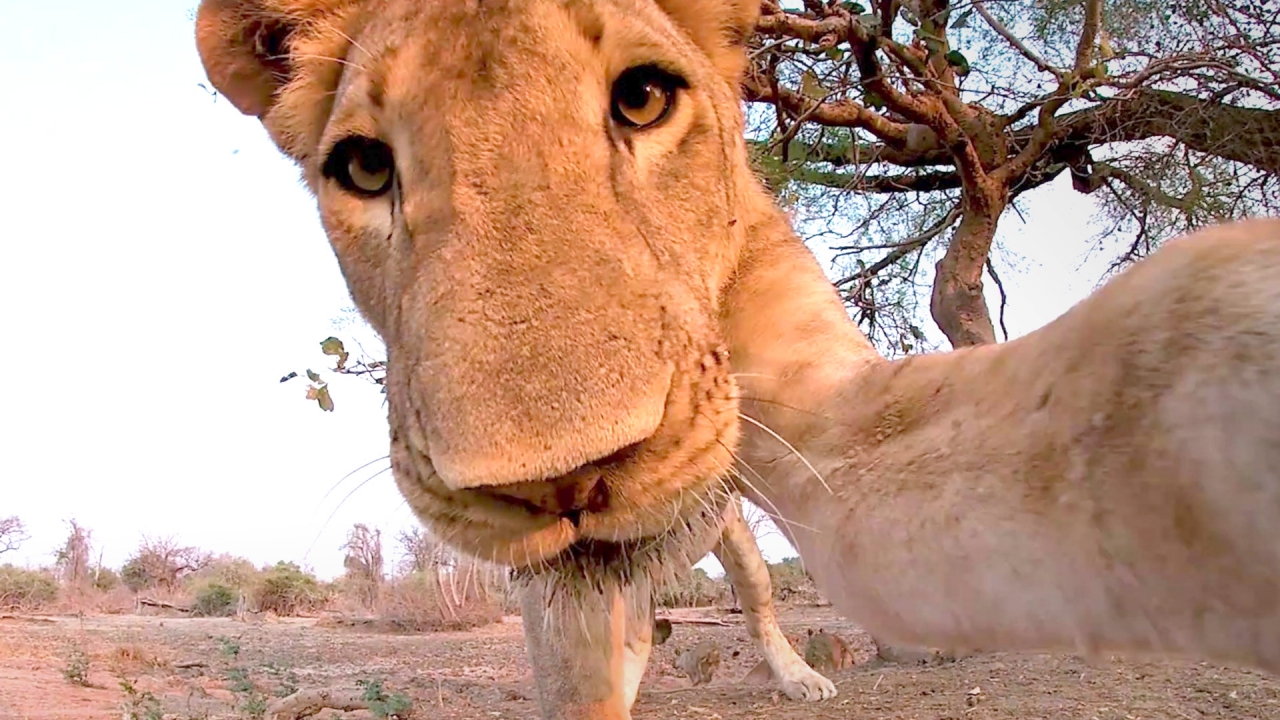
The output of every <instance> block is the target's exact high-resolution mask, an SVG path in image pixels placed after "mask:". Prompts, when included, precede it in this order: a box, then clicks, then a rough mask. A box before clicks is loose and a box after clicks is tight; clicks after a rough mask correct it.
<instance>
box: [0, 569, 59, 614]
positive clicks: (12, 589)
mask: <svg viewBox="0 0 1280 720" xmlns="http://www.w3.org/2000/svg"><path fill="white" fill-rule="evenodd" d="M57 599H58V581H57V580H56V579H55V578H54V577H53V576H52V575H50V574H49V573H47V572H44V571H40V570H27V569H25V568H20V567H14V566H13V565H0V610H8V611H15V610H16V611H30V610H35V609H38V608H40V607H42V606H44V605H48V604H50V603H52V602H53V601H54V600H57Z"/></svg>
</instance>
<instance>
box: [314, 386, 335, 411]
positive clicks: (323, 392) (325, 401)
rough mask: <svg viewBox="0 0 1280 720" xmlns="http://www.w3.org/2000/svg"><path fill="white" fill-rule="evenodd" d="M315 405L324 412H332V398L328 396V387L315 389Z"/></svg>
mask: <svg viewBox="0 0 1280 720" xmlns="http://www.w3.org/2000/svg"><path fill="white" fill-rule="evenodd" d="M316 403H317V404H318V405H320V409H321V410H323V411H325V412H333V398H332V397H330V396H329V387H328V386H327V385H326V386H324V387H320V388H316Z"/></svg>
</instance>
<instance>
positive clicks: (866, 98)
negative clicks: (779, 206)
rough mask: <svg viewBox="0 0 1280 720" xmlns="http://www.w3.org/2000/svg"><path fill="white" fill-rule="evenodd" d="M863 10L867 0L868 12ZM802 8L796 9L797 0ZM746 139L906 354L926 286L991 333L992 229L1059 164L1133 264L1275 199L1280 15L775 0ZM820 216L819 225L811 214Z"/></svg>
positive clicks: (1117, 4)
mask: <svg viewBox="0 0 1280 720" xmlns="http://www.w3.org/2000/svg"><path fill="white" fill-rule="evenodd" d="M863 3H866V4H863ZM790 5H798V3H791V4H790ZM762 10H763V15H762V16H761V18H760V21H759V24H758V27H757V36H756V38H755V39H754V40H753V43H752V48H753V50H752V59H753V63H752V72H751V73H750V74H749V75H748V77H747V78H746V80H745V82H744V90H745V96H746V99H747V101H748V102H749V103H751V105H750V107H749V112H748V117H749V122H750V125H749V127H750V134H751V137H750V138H749V139H750V140H751V141H752V146H753V150H754V151H755V158H756V160H757V163H758V165H759V167H760V169H761V172H762V174H763V175H764V177H765V179H766V182H768V183H769V184H770V185H771V187H773V189H774V190H775V191H776V192H778V193H779V194H780V195H781V196H782V197H783V199H784V201H786V202H788V203H789V204H791V205H792V206H793V207H795V208H796V210H797V214H798V215H799V216H800V219H801V220H802V222H801V223H800V224H801V228H802V231H806V234H808V235H809V236H810V239H815V238H816V239H821V240H822V241H824V242H827V244H828V245H829V246H830V247H832V248H833V249H834V250H835V251H836V252H837V253H838V254H839V255H840V256H843V257H850V256H852V258H853V259H852V260H851V261H849V262H848V263H847V272H845V273H844V274H843V275H842V276H841V277H840V278H839V279H838V280H837V285H838V287H839V289H840V290H841V293H842V294H843V296H844V297H845V299H846V302H847V303H848V304H849V306H850V307H851V309H852V310H853V313H854V315H855V317H856V318H857V319H858V321H859V322H860V323H861V324H862V325H863V326H864V329H866V330H867V331H868V334H870V335H872V337H873V339H875V340H876V341H877V344H879V345H880V346H881V347H882V348H886V347H887V348H888V349H890V350H903V351H909V350H910V349H911V348H912V347H913V346H914V345H916V344H917V343H918V340H920V339H921V338H922V336H921V332H920V330H919V328H918V327H917V326H915V324H914V320H915V318H914V315H915V307H914V305H913V303H912V299H913V297H914V288H913V284H914V283H915V282H916V278H917V273H918V271H919V269H920V267H921V265H922V263H924V262H926V261H927V260H935V259H936V265H935V274H934V279H933V282H932V290H931V292H930V293H929V295H930V300H929V309H930V312H931V314H932V316H933V319H934V320H935V322H936V323H937V325H938V327H939V328H940V329H941V330H942V331H943V333H944V334H945V335H946V336H947V338H948V339H949V340H950V341H951V344H952V345H953V346H957V347H959V346H964V345H973V344H977V343H985V342H993V341H995V340H996V334H995V330H994V327H993V323H992V321H991V316H990V313H989V312H988V309H987V305H986V302H985V300H984V297H983V273H984V269H985V270H986V271H987V272H988V273H989V274H991V276H992V277H993V278H994V279H996V282H997V284H999V280H998V276H997V275H996V274H995V272H996V271H995V268H994V266H993V265H992V264H991V261H990V256H991V249H992V242H993V240H994V238H995V234H996V228H997V225H998V223H999V222H1000V220H1001V218H1002V217H1003V216H1004V215H1005V213H1006V212H1007V211H1008V210H1009V209H1010V208H1014V209H1015V210H1016V207H1015V205H1016V203H1017V201H1018V199H1019V198H1020V197H1021V196H1022V195H1024V194H1025V193H1027V192H1029V191H1031V190H1034V189H1035V188H1038V187H1041V186H1043V185H1045V184H1047V183H1049V182H1051V181H1053V180H1054V179H1055V178H1057V177H1059V176H1060V175H1062V174H1063V173H1067V174H1069V176H1070V179H1071V185H1072V187H1073V188H1075V190H1076V191H1078V192H1081V193H1089V194H1096V197H1097V198H1098V200H1099V202H1098V203H1097V206H1098V208H1099V211H1100V213H1101V216H1102V217H1103V218H1105V219H1107V220H1109V221H1110V223H1109V226H1108V227H1107V229H1106V231H1105V232H1104V233H1103V235H1104V236H1105V237H1106V238H1107V239H1108V240H1110V241H1112V242H1114V241H1115V239H1116V238H1120V237H1123V241H1122V242H1121V243H1120V245H1119V247H1117V248H1115V251H1116V255H1117V257H1116V263H1115V264H1114V265H1113V267H1118V266H1120V265H1123V264H1124V263H1126V262H1128V261H1131V260H1133V259H1135V258H1137V257H1140V256H1142V255H1143V254H1145V253H1146V252H1148V251H1150V249H1151V248H1152V247H1153V246H1155V245H1156V244H1158V243H1159V242H1160V241H1161V240H1163V239H1165V238H1167V237H1169V236H1171V235H1174V234H1177V233H1180V232H1183V231H1186V230H1189V229H1192V228H1195V227H1197V226H1200V225H1203V224H1206V223H1210V222H1213V221H1217V220H1223V219H1229V218H1236V217H1240V216H1243V215H1247V214H1254V213H1260V212H1274V211H1275V210H1276V209H1277V208H1280V185H1278V184H1277V176H1278V175H1280V14H1278V13H1276V12H1275V8H1274V4H1273V3H1271V2H1270V1H1269V0H1162V1H1161V2H1156V1H1155V0H956V1H954V2H951V1H949V0H863V2H821V1H819V0H804V2H803V8H797V7H787V8H783V7H781V6H779V5H778V4H776V3H774V2H773V1H772V0H764V2H763V4H762ZM804 220H808V222H807V223H806V222H803V221H804Z"/></svg>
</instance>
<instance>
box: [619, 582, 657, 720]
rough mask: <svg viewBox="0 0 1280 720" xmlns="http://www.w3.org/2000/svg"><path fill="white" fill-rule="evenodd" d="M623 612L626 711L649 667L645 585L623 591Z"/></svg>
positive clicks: (649, 610) (649, 600)
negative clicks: (624, 622)
mask: <svg viewBox="0 0 1280 720" xmlns="http://www.w3.org/2000/svg"><path fill="white" fill-rule="evenodd" d="M623 594H624V601H625V603H624V604H625V606H626V610H627V616H626V617H627V619H626V641H625V643H624V645H623V652H622V678H623V699H624V701H625V703H626V707H627V711H628V712H630V710H631V706H632V705H634V704H635V702H636V695H637V694H638V693H639V692H640V679H641V678H643V677H644V670H645V667H646V666H647V665H648V664H649V653H650V651H652V650H653V622H654V604H653V590H652V588H651V587H650V586H649V583H647V582H645V583H641V584H639V585H628V586H626V587H625V588H623Z"/></svg>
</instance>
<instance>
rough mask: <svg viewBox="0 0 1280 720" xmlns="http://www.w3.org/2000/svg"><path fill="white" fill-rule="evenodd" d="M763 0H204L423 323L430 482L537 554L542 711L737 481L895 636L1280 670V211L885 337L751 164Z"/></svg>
mask: <svg viewBox="0 0 1280 720" xmlns="http://www.w3.org/2000/svg"><path fill="white" fill-rule="evenodd" d="M758 12H759V7H758V0H518V1H517V0H417V1H409V0H205V1H204V3H203V4H202V6H201V10H200V15H199V20H198V23H197V24H198V43H199V47H200V52H201V56H202V58H203V61H204V63H205V67H206V70H207V72H208V74H209V77H210V79H211V81H212V82H213V83H214V85H215V86H216V87H217V88H218V89H219V90H220V91H221V92H222V94H223V95H225V96H226V97H227V98H229V99H230V100H231V101H232V103H234V104H235V105H236V107H237V108H239V109H240V110H241V111H243V112H245V113H248V114H251V115H255V116H258V117H260V118H261V119H262V122H263V124H264V126H265V127H266V128H267V130H268V132H269V133H270V134H271V137H272V138H273V139H274V140H275V142H276V143H277V144H278V145H279V147H280V148H281V149H282V150H283V151H284V152H285V153H287V154H288V155H289V156H291V157H292V158H294V159H295V160H296V161H297V162H298V164H299V166H300V167H301V168H302V171H303V177H304V178H305V180H306V182H307V184H308V186H309V187H310V188H311V189H312V190H313V191H314V192H315V194H316V196H317V198H318V201H319V206H320V213H321V217H322V220H323V222H324V226H325V228H326V231H327V232H328V235H329V238H330V241H331V243H332V246H333V249H334V251H335V253H336V255H337V257H338V261H339V263H340V265H341V268H342V271H343V273H344V276H345V277H346V279H347V282H348V285H349V287H350V289H351V293H352V296H353V298H354V300H355V302H356V304H357V305H358V306H359V307H360V309H361V311H362V312H363V313H364V315H365V317H366V318H367V319H368V320H369V322H370V323H371V324H372V325H373V327H374V328H375V329H377V331H378V332H379V333H380V334H381V336H382V337H383V339H384V340H385V341H386V344H387V347H388V352H389V356H390V360H391V365H390V367H391V370H390V373H389V374H388V379H387V387H388V397H389V406H390V425H391V456H392V464H393V468H394V473H395V477H396V481H397V483H398V486H399V487H400V489H401V491H402V493H403V494H404V496H405V497H406V498H407V500H408V501H409V503H410V504H411V505H412V507H413V508H414V510H415V511H416V512H417V514H418V515H419V517H420V518H422V519H423V520H424V521H425V522H426V523H428V524H430V525H431V526H432V527H433V528H434V529H435V530H436V531H437V532H438V533H440V534H441V535H442V536H443V537H445V538H446V539H447V540H448V541H449V542H450V543H452V544H453V545H454V546H455V547H457V548H460V549H462V550H465V551H467V552H470V553H472V554H475V555H477V556H480V557H484V558H487V559H490V560H494V561H497V562H501V563H506V564H510V565H512V566H515V567H517V568H521V569H523V571H525V573H526V574H527V576H528V578H529V588H530V589H529V592H527V593H526V594H525V596H524V612H525V626H526V632H527V637H528V641H529V646H530V656H531V658H532V660H533V663H534V665H535V674H536V676H537V677H538V678H539V682H540V687H541V697H542V700H543V712H544V714H546V715H549V716H550V715H561V716H566V717H569V716H574V717H591V718H625V717H628V714H629V706H630V703H631V702H632V701H633V700H634V697H635V694H634V686H635V684H636V683H638V681H639V677H640V676H639V673H638V671H637V670H636V668H637V667H639V668H640V670H643V662H644V659H645V658H646V657H647V647H648V641H649V637H648V635H649V633H650V632H651V629H652V626H651V625H650V624H649V621H650V619H651V617H652V608H651V605H650V603H651V588H650V586H649V583H650V581H651V579H653V578H655V577H657V578H660V577H661V576H662V575H663V574H664V573H665V572H667V571H668V570H669V569H671V568H676V567H687V566H688V565H689V564H690V563H692V562H693V561H694V560H696V559H697V558H698V557H699V556H701V555H702V554H703V553H704V552H705V551H706V550H707V549H708V548H710V547H711V546H712V545H713V544H714V543H715V542H716V540H717V538H718V537H719V535H720V533H721V531H722V528H724V527H725V523H732V518H733V515H734V513H733V511H732V508H733V502H734V501H733V497H734V495H733V493H734V491H735V490H740V491H742V492H743V493H745V494H746V495H747V496H748V497H749V498H751V499H752V500H753V501H754V502H756V503H757V504H759V505H761V506H762V507H767V508H771V509H775V510H776V511H777V512H778V513H779V514H780V515H781V516H782V518H783V523H782V525H783V529H784V531H785V532H786V533H787V534H788V535H789V537H790V538H791V539H792V541H793V542H794V544H795V545H796V547H797V548H798V549H799V550H800V552H801V555H802V557H803V558H804V560H805V562H806V565H807V567H808V568H809V569H810V571H811V572H812V574H813V576H814V578H815V580H816V581H817V582H818V585H819V587H820V588H821V589H822V590H823V591H824V593H825V594H826V595H827V596H828V597H830V598H831V600H832V601H833V603H834V604H835V605H836V607H837V608H838V609H839V610H840V611H841V612H843V613H844V614H845V615H847V616H848V617H850V618H852V619H854V620H856V621H858V622H859V623H861V624H863V625H865V626H866V627H867V628H868V629H869V630H871V631H872V632H873V633H874V634H876V636H877V637H881V638H884V639H887V640H893V641H901V642H907V643H912V644H918V645H926V644H927V645H938V646H943V647H981V648H984V649H988V650H998V649H1049V648H1076V649H1080V650H1082V651H1089V650H1093V649H1113V650H1150V651H1163V652H1170V653H1183V654H1190V655H1195V656H1199V657H1204V658H1212V659H1217V660H1223V661H1237V662H1243V663H1249V664H1253V665H1256V666H1259V667H1263V668H1267V669H1270V670H1277V669H1280V557H1278V555H1280V542H1278V541H1277V540H1278V538H1280V471H1277V468H1280V403H1278V402H1277V398H1280V223H1277V222H1275V221H1255V222H1250V223H1242V224H1237V225H1232V226H1229V227H1222V228H1217V229H1214V230H1211V231H1207V232H1205V233H1202V234H1201V235H1200V236H1199V237H1196V238H1188V239H1183V240H1179V241H1175V242H1171V243H1169V244H1168V246H1167V247H1166V248H1165V249H1163V250H1161V251H1160V252H1158V253H1156V254H1155V256H1154V257H1153V258H1151V259H1149V260H1147V261H1145V262H1143V263H1141V264H1139V265H1138V266H1137V267H1135V268H1133V269H1132V270H1130V271H1128V272H1126V273H1124V274H1123V275H1121V276H1120V277H1118V278H1116V279H1115V280H1114V281H1112V282H1111V283H1110V284H1108V285H1107V286H1106V287H1105V288H1103V289H1102V290H1100V291H1099V292H1098V293H1096V294H1095V295H1094V296H1093V297H1091V298H1090V299H1088V300H1086V301H1085V302H1083V303H1081V304H1080V305H1079V306H1077V307H1076V308H1074V309H1072V310H1071V311H1070V312H1068V313H1067V314H1066V315H1065V316H1064V317H1062V318H1061V319H1059V320H1057V321H1055V322H1054V323H1051V324H1050V325H1048V326H1047V327H1045V328H1043V329H1041V330H1040V331H1038V332H1036V333H1032V334H1031V335H1028V336H1026V337H1023V338H1020V339H1018V340H1015V341H1012V342H1009V343H1006V344H1004V345H1001V346H993V347H981V348H976V349H970V350H964V351H960V352H954V353H946V354H937V355H928V356H920V357H912V358H909V359H906V360H902V361H898V362H892V363H890V362H887V361H885V360H883V359H882V358H880V357H879V356H878V355H877V354H876V353H875V352H874V350H873V349H872V347H871V346H870V344H869V343H868V342H867V341H866V339H865V338H864V337H863V336H862V335H861V334H860V333H859V332H858V330H857V328H856V326H854V325H853V324H852V323H851V322H850V321H849V319H848V317H847V316H846V314H845V312H844V308H843V306H842V304H841V302H840V300H839V298H838V297H837V296H836V294H835V292H834V291H833V290H832V288H831V286H830V284H829V282H828V281H827V280H826V278H825V277H824V276H823V274H822V272H821V269H820V267H819V266H818V264H817V262H816V261H815V259H814V258H813V256H812V255H811V254H810V253H809V252H808V251H807V249H805V247H804V246H803V245H802V244H801V243H800V241H799V240H798V239H797V238H796V237H795V235H794V234H793V233H792V232H791V230H790V228H789V227H788V225H787V222H786V218H785V217H784V216H783V215H782V213H780V212H779V211H778V210H777V209H776V208H775V207H774V206H773V204H772V202H771V199H770V197H769V196H768V195H767V194H766V193H765V191H764V190H763V189H762V187H761V186H760V184H759V183H758V182H757V180H756V178H755V177H754V176H753V175H752V173H751V170H750V167H749V164H748V160H747V153H746V149H745V143H744V140H743V135H742V132H743V123H742V115H741V112H740V108H739V103H738V101H739V97H738V84H739V81H740V77H741V73H742V71H743V68H744V65H745V56H744V52H743V47H742V46H743V40H744V38H745V37H747V36H748V35H749V33H750V32H751V29H752V27H753V26H754V22H755V20H756V16H757V13H758ZM731 359H732V362H731ZM740 413H741V416H740ZM740 417H741V418H749V420H748V421H747V422H746V423H745V425H744V424H743V423H742V420H741V419H740ZM735 468H736V470H737V472H736V473H735Z"/></svg>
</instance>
